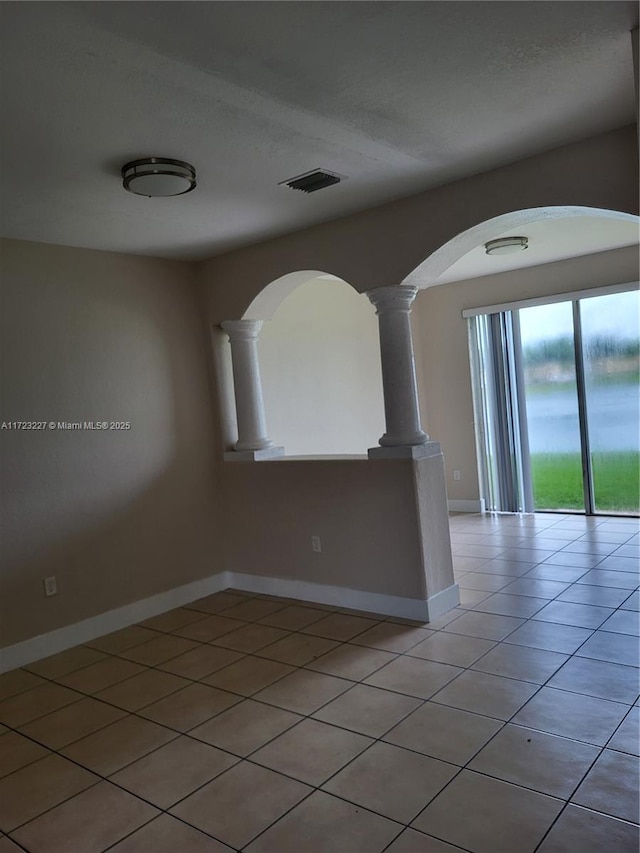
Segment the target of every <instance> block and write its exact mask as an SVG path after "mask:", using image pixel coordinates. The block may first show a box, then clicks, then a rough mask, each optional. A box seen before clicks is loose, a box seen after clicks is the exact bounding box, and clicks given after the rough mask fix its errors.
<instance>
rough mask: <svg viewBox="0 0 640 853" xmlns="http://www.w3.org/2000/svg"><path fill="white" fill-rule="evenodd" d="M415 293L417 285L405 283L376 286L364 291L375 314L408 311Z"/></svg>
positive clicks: (416, 292)
mask: <svg viewBox="0 0 640 853" xmlns="http://www.w3.org/2000/svg"><path fill="white" fill-rule="evenodd" d="M417 294H418V288H417V287H414V286H413V285H405V284H400V285H395V286H394V287H376V288H375V290H367V291H366V295H367V296H368V297H369V300H370V302H371V303H372V304H373V305H375V308H376V314H388V313H390V312H392V311H394V312H395V311H402V312H406V313H409V312H410V311H411V306H412V305H413V300H414V299H415V298H416V296H417Z"/></svg>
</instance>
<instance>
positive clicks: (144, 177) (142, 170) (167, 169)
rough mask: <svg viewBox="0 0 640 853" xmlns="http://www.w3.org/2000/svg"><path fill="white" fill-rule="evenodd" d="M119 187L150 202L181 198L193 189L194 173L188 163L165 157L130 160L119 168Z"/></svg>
mask: <svg viewBox="0 0 640 853" xmlns="http://www.w3.org/2000/svg"><path fill="white" fill-rule="evenodd" d="M122 186H123V187H124V188H125V190H128V191H129V192H130V193H135V194H136V195H146V196H148V197H149V198H165V197H167V196H172V195H184V194H185V193H189V192H191V190H194V189H195V188H196V170H195V169H194V167H193V166H192V165H191V164H190V163H185V162H184V161H183V160H170V159H169V158H168V157H146V158H145V159H144V160H132V161H131V162H130V163H126V164H125V165H124V166H123V167H122Z"/></svg>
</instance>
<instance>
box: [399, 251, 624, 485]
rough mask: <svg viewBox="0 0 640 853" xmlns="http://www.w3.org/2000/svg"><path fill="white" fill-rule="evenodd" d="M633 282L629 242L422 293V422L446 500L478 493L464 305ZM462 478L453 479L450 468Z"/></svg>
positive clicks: (417, 327) (418, 319)
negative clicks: (438, 448) (438, 461)
mask: <svg viewBox="0 0 640 853" xmlns="http://www.w3.org/2000/svg"><path fill="white" fill-rule="evenodd" d="M637 279H638V248H637V246H631V247H627V248H623V249H615V250H612V251H610V252H600V253H598V254H593V255H585V256H583V257H580V258H572V259H569V260H565V261H558V262H556V263H551V264H544V265H543V266H538V267H528V268H526V269H521V270H514V271H512V272H505V273H502V274H500V275H495V276H483V277H482V278H474V279H469V280H467V281H462V282H452V283H451V284H443V285H440V286H439V287H430V288H427V289H426V290H422V291H420V293H419V294H418V297H417V299H416V302H415V307H414V311H413V319H414V334H415V336H416V339H417V347H416V352H417V353H418V356H417V374H418V383H419V388H420V403H421V409H422V417H423V422H424V424H425V426H426V428H427V430H428V432H429V433H430V435H431V437H432V438H433V439H434V440H436V441H439V442H440V444H441V445H442V450H443V452H444V457H445V466H446V468H445V470H446V478H447V491H448V494H449V498H450V499H451V500H477V498H478V497H479V490H478V475H477V461H476V450H475V437H474V428H473V402H472V398H471V376H470V370H469V347H468V337H467V321H466V320H465V319H464V318H463V317H462V311H463V310H464V309H466V308H474V307H482V306H490V305H497V304H500V303H503V302H513V301H516V300H519V299H530V298H533V297H537V296H549V295H552V294H556V293H568V292H571V291H577V290H582V289H588V288H591V287H602V286H605V285H609V284H621V283H624V282H630V281H637ZM454 469H456V470H459V471H460V472H461V479H460V480H459V481H455V480H454V479H453V470H454Z"/></svg>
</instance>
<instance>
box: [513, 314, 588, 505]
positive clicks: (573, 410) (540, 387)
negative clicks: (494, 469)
mask: <svg viewBox="0 0 640 853" xmlns="http://www.w3.org/2000/svg"><path fill="white" fill-rule="evenodd" d="M519 315H520V332H521V336H522V365H523V370H524V385H525V399H526V407H527V426H528V432H529V451H530V458H531V479H532V484H533V499H534V506H535V509H536V510H574V511H575V510H580V511H583V512H584V490H583V480H582V457H581V450H580V421H579V415H578V394H577V390H576V369H575V357H574V346H573V309H572V305H571V302H559V303H555V304H553V305H539V306H535V307H533V308H523V309H520V312H519Z"/></svg>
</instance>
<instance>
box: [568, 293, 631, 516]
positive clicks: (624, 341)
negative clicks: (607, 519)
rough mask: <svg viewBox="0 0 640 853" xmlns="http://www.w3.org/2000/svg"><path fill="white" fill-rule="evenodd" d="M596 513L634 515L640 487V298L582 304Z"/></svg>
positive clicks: (602, 299) (595, 299)
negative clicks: (639, 373) (639, 381)
mask: <svg viewBox="0 0 640 853" xmlns="http://www.w3.org/2000/svg"><path fill="white" fill-rule="evenodd" d="M579 306H580V318H581V330H582V352H583V361H584V381H585V396H586V416H587V428H588V433H589V450H590V461H591V469H592V474H593V500H594V512H604V513H633V514H637V513H638V511H639V510H640V507H639V506H638V489H639V483H640V466H639V464H638V462H639V460H640V395H639V393H638V352H639V350H640V335H639V325H640V294H638V292H637V291H632V292H629V293H614V294H610V295H607V296H594V297H592V298H591V299H581V300H580V303H579Z"/></svg>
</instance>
